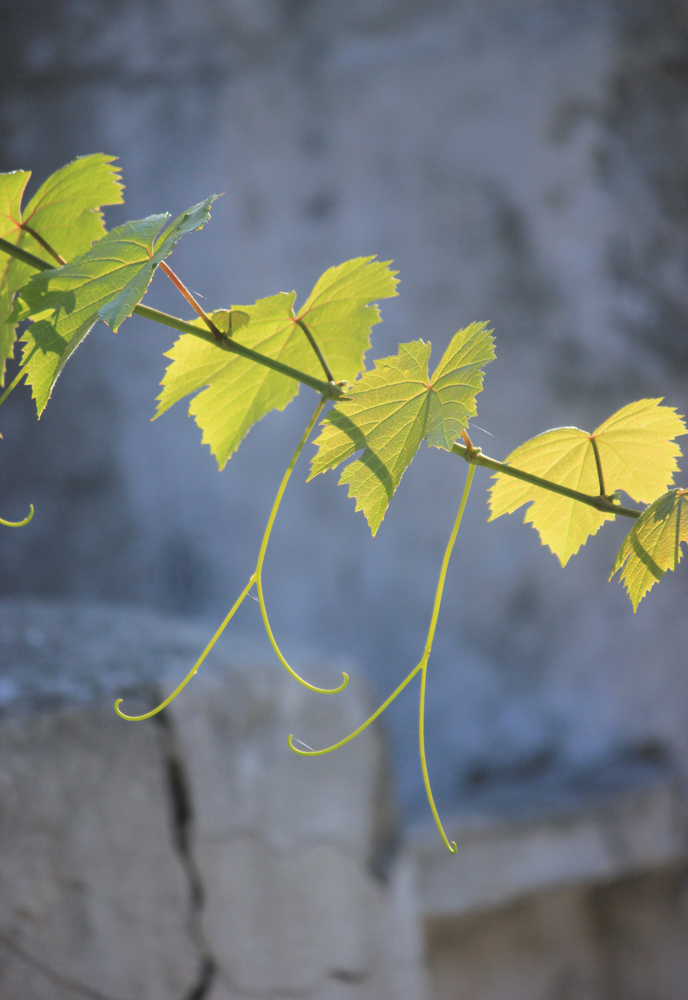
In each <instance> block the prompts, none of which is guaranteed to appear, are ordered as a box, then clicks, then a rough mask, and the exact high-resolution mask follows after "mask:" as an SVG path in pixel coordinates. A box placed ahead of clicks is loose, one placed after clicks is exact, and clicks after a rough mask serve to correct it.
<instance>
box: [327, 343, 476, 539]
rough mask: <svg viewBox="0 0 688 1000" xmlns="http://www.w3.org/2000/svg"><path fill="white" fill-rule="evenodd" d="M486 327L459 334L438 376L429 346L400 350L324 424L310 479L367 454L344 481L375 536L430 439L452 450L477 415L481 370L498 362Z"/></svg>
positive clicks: (379, 364) (381, 362)
mask: <svg viewBox="0 0 688 1000" xmlns="http://www.w3.org/2000/svg"><path fill="white" fill-rule="evenodd" d="M486 326H487V324H486V323H473V324H471V326H469V327H466V329H465V330H459V332H458V333H457V334H455V335H454V337H453V338H452V340H451V343H450V344H449V347H448V348H447V350H446V351H445V353H444V357H443V358H442V360H441V361H440V363H439V365H438V366H437V368H436V370H435V373H434V374H433V376H432V378H430V376H429V374H428V362H429V360H430V344H429V343H425V342H424V341H422V340H414V341H413V342H412V343H410V344H400V345H399V353H398V354H396V355H394V356H393V357H389V358H382V359H381V360H379V361H376V362H375V368H374V369H373V370H372V371H368V372H365V373H364V375H363V376H362V377H361V378H360V379H359V380H358V381H357V382H356V383H355V385H354V386H353V387H352V389H351V397H352V398H351V399H350V400H343V401H342V402H339V403H337V405H336V406H335V407H334V408H333V409H332V410H331V411H330V413H329V414H328V416H327V418H326V419H325V420H324V421H323V424H322V426H323V428H324V429H323V431H322V432H321V434H320V436H319V437H318V438H317V439H316V441H315V444H316V446H317V447H318V453H317V455H316V456H315V458H314V459H313V463H312V465H311V474H310V477H309V479H312V478H313V477H314V476H317V475H319V474H320V473H321V472H325V471H326V470H327V469H333V468H335V467H336V466H337V465H339V464H340V462H343V461H344V460H345V459H347V458H349V457H350V456H351V455H353V454H354V452H356V451H359V450H360V449H361V448H362V449H363V454H362V455H361V457H360V458H357V459H356V460H355V461H353V462H351V463H350V465H348V466H347V467H346V469H344V471H343V472H342V475H341V477H340V479H339V482H340V484H342V485H344V484H348V485H349V496H350V497H351V496H353V497H355V498H356V510H357V511H358V510H362V511H363V513H364V514H365V516H366V519H367V521H368V524H369V525H370V530H371V532H372V533H373V535H375V533H376V532H377V530H378V528H379V527H380V524H381V523H382V519H383V518H384V516H385V512H386V510H387V507H388V506H389V502H390V500H391V499H392V496H393V495H394V491H395V490H396V488H397V486H398V485H399V482H400V481H401V477H402V476H403V474H404V472H405V471H406V469H407V468H408V466H409V465H410V463H411V461H412V459H413V457H414V455H415V454H416V452H417V450H418V447H419V445H420V443H421V441H422V440H423V438H426V439H427V442H428V445H432V446H433V447H435V448H444V449H446V450H447V451H449V450H450V449H451V447H452V445H453V444H454V441H455V440H456V438H457V437H458V436H459V435H460V433H461V431H462V430H465V429H466V427H467V426H468V421H469V420H470V418H471V417H473V416H475V414H476V412H477V411H476V406H475V397H476V395H477V393H479V392H480V390H481V389H482V384H483V373H482V371H481V366H483V365H485V364H487V362H489V361H492V359H493V358H494V349H493V344H492V337H491V336H490V333H491V331H489V330H487V329H486Z"/></svg>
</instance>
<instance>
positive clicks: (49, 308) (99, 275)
mask: <svg viewBox="0 0 688 1000" xmlns="http://www.w3.org/2000/svg"><path fill="white" fill-rule="evenodd" d="M215 197H216V195H213V196H211V197H210V198H207V199H206V200H205V201H203V202H200V203H199V204H198V205H194V206H193V207H192V208H190V209H189V210H188V211H187V212H184V213H183V214H182V215H180V216H179V217H178V218H177V219H175V221H174V222H173V223H171V224H170V225H169V226H168V227H167V229H165V230H164V232H162V233H161V229H162V227H163V226H164V225H165V223H166V222H167V221H168V219H169V215H167V214H165V215H151V216H149V217H148V218H147V219H140V220H138V221H135V222H127V223H125V224H124V225H123V226H118V227H117V229H113V230H112V232H110V233H107V235H105V236H103V237H102V239H100V240H98V242H97V243H94V244H93V246H92V247H91V249H90V250H88V251H87V252H86V253H84V254H80V255H79V256H78V257H75V258H74V260H73V261H71V262H70V263H69V264H65V266H64V267H60V268H56V269H55V270H53V271H43V272H41V273H39V274H36V275H35V276H34V277H33V278H32V279H31V281H30V282H29V283H28V285H26V286H25V287H24V288H23V289H22V290H21V292H20V293H19V295H18V296H17V301H16V305H15V310H14V313H13V319H14V320H21V319H26V318H28V317H31V318H32V319H33V321H34V322H33V324H32V326H30V327H29V328H28V329H27V330H26V331H25V333H24V335H23V337H22V341H23V342H24V344H25V347H24V352H23V355H22V365H23V366H24V367H25V368H26V371H27V383H28V384H29V385H30V386H31V388H32V390H33V398H34V399H35V400H36V407H37V409H38V415H39V417H40V415H41V413H42V411H43V410H44V409H45V406H46V404H47V402H48V399H49V397H50V393H51V392H52V388H53V386H54V384H55V381H56V380H57V378H58V376H59V374H60V372H61V371H62V369H63V367H64V365H65V363H66V362H67V360H68V359H69V358H70V357H71V355H72V354H73V353H74V351H75V350H76V348H77V347H78V345H79V344H80V343H81V341H82V340H83V339H84V337H86V335H87V334H88V333H89V331H90V330H91V328H92V327H93V325H94V323H96V321H97V320H99V319H100V320H103V321H104V322H105V323H107V324H108V326H109V327H110V328H111V329H112V330H113V331H114V332H115V333H116V332H117V330H118V329H119V327H120V325H121V324H122V323H123V322H124V320H125V319H126V318H127V317H128V316H130V315H131V314H132V312H133V311H134V309H135V307H136V306H137V305H138V303H139V302H140V301H141V299H142V298H143V296H144V295H145V293H146V290H147V288H148V285H149V283H150V280H151V278H152V276H153V272H154V271H155V268H156V267H157V266H158V264H159V263H160V261H161V260H163V259H164V258H165V257H167V256H168V255H169V254H170V253H172V251H173V250H174V247H175V246H176V244H177V242H178V240H179V239H180V237H181V236H182V235H183V234H184V233H188V232H191V231H192V230H194V229H200V228H201V226H203V225H204V223H205V222H207V221H208V219H209V217H210V206H211V204H212V202H213V201H214V200H215Z"/></svg>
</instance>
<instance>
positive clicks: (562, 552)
mask: <svg viewBox="0 0 688 1000" xmlns="http://www.w3.org/2000/svg"><path fill="white" fill-rule="evenodd" d="M661 402H662V401H661V399H641V400H639V401H638V402H635V403H630V404H629V405H628V406H624V407H623V408H622V409H621V410H619V411H618V412H617V413H615V414H613V415H612V416H611V417H609V419H608V420H605V421H604V423H603V424H600V426H599V427H598V428H597V430H595V431H593V433H592V434H589V433H588V432H587V431H582V430H579V429H578V428H577V427H559V428H557V429H556V430H551V431H546V432H545V433H544V434H539V435H538V436H537V437H535V438H532V439H531V440H530V441H526V442H525V444H522V445H521V446H520V447H519V448H516V450H515V451H513V452H512V453H511V454H510V455H509V457H508V458H507V459H506V461H507V463H508V464H510V465H514V466H516V467H517V468H519V469H522V470H523V471H525V472H530V473H532V474H533V475H536V476H540V477H542V478H543V479H549V480H551V481H553V482H555V483H558V484H559V485H561V486H567V487H568V488H569V489H573V490H577V491H578V492H579V493H586V494H588V495H589V496H599V495H600V494H601V493H602V492H603V491H602V490H601V489H600V481H599V476H598V471H597V463H596V460H595V451H594V446H593V442H594V443H595V444H596V445H597V450H598V454H599V459H600V464H601V467H602V474H603V480H604V493H605V494H606V495H611V494H613V493H616V492H617V491H618V490H623V491H624V492H625V493H627V494H628V495H629V496H630V497H631V498H632V499H633V500H636V501H637V502H639V503H650V501H651V500H653V499H654V497H656V496H657V495H658V494H659V493H661V492H663V491H664V490H666V488H667V486H669V485H670V484H671V482H672V480H673V474H674V472H675V471H676V470H677V469H678V465H677V464H676V459H677V457H678V456H679V455H680V454H681V449H680V448H679V446H678V445H677V444H676V443H675V441H674V438H677V437H680V436H681V435H682V434H685V433H686V427H685V424H684V423H683V420H682V418H681V417H680V416H679V415H678V414H677V413H676V410H674V409H672V408H671V407H669V406H661V405H660V403H661ZM493 478H494V479H495V480H496V482H495V485H494V486H493V487H492V490H491V495H490V508H491V514H490V520H494V518H496V517H500V516H501V515H502V514H512V513H513V512H514V511H515V510H517V508H518V507H521V506H522V505H523V504H524V503H531V504H532V506H530V507H529V508H528V510H527V511H526V514H525V517H524V521H525V523H530V524H532V525H533V527H534V528H536V529H537V531H538V532H539V534H540V539H541V541H542V544H543V545H548V546H549V548H550V549H551V550H552V552H554V553H555V554H556V555H557V556H558V558H559V560H560V562H561V564H562V566H565V565H566V563H567V562H568V560H569V559H570V558H571V556H572V555H575V553H576V552H578V550H579V548H580V547H581V545H584V544H585V542H586V541H587V539H588V538H589V537H590V535H594V534H595V533H596V532H597V531H599V529H600V528H601V526H602V525H603V524H604V522H605V521H610V520H614V515H613V514H606V513H602V512H601V511H597V510H595V509H594V508H593V507H589V506H588V505H587V504H583V503H580V502H579V501H577V500H569V499H568V498H567V497H563V496H559V495H558V494H556V493H550V492H548V491H547V490H543V489H541V488H540V487H539V486H532V485H531V484H529V483H524V482H522V481H521V480H518V479H513V478H512V477H511V476H506V475H504V474H503V473H499V472H498V473H496V474H495V476H494V477H493Z"/></svg>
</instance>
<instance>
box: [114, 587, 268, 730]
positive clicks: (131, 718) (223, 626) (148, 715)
mask: <svg viewBox="0 0 688 1000" xmlns="http://www.w3.org/2000/svg"><path fill="white" fill-rule="evenodd" d="M255 582H256V574H255V573H254V574H253V576H252V577H251V579H250V580H249V581H248V583H247V584H246V586H245V587H244V589H243V590H242V592H241V593H240V594H239V596H238V597H237V599H236V601H235V602H234V604H233V605H232V607H231V608H230V610H229V612H228V614H227V617H226V618H225V620H224V621H223V622H222V624H221V625H220V627H219V629H218V630H217V632H216V633H215V635H214V636H213V637H212V639H211V640H210V642H209V643H208V645H207V646H206V647H205V649H204V650H203V652H202V653H201V655H200V656H199V657H198V659H197V660H196V662H195V663H194V665H193V667H192V668H191V670H190V671H189V672H188V674H187V675H186V677H185V678H184V680H183V681H182V682H181V684H178V685H177V687H176V688H175V689H174V691H173V692H172V694H171V695H170V696H169V697H168V698H165V700H164V701H163V702H161V704H160V705H158V707H157V708H154V709H152V710H151V711H150V712H145V713H144V714H143V715H125V714H124V712H123V711H122V710H121V709H120V707H119V706H120V705H121V704H122V702H123V701H124V698H118V699H117V701H116V702H115V711H116V712H117V714H118V715H119V717H120V719H126V720H127V722H142V721H143V720H144V719H150V718H151V716H153V715H157V714H158V712H162V710H163V708H167V706H168V705H169V704H170V702H171V701H174V699H175V698H176V697H177V695H178V694H179V692H180V691H182V690H183V689H184V688H185V687H186V685H187V684H188V683H189V681H190V680H191V678H192V677H193V675H194V674H195V673H196V671H197V670H198V668H199V667H200V665H201V664H202V663H203V661H204V660H205V658H206V656H207V655H208V653H209V652H210V650H211V649H212V648H213V646H214V645H215V643H216V642H217V640H218V639H219V638H220V636H221V635H222V633H223V632H224V630H225V629H226V628H227V626H228V625H229V623H230V622H231V620H232V618H233V617H234V615H235V614H236V612H237V611H238V610H239V608H240V607H241V605H242V604H243V602H244V599H245V598H246V597H247V595H248V592H249V590H250V589H251V587H252V586H253V584H254V583H255Z"/></svg>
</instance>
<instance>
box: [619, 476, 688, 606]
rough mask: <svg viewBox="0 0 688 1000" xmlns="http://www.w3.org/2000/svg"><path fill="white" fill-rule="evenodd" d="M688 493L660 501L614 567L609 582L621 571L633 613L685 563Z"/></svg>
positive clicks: (633, 533) (636, 529)
mask: <svg viewBox="0 0 688 1000" xmlns="http://www.w3.org/2000/svg"><path fill="white" fill-rule="evenodd" d="M687 494H688V490H669V492H668V493H665V494H664V495H663V496H661V497H658V498H657V499H656V500H655V501H654V503H652V504H651V505H650V506H649V507H648V508H647V510H644V511H643V513H642V514H641V515H640V517H639V518H638V520H637V521H636V522H635V524H634V525H633V527H632V528H631V530H630V531H629V533H628V535H627V536H626V538H625V539H624V543H623V545H622V546H621V548H620V549H619V554H618V555H617V557H616V562H615V563H614V569H613V570H612V572H611V576H610V577H609V579H610V580H611V579H612V577H613V576H614V574H615V573H617V572H618V571H619V570H621V579H622V580H623V582H624V585H625V587H626V591H627V593H628V596H629V598H630V599H631V603H632V604H633V613H634V614H635V612H636V611H637V610H638V605H639V604H640V602H641V600H642V599H643V597H644V596H645V594H646V593H647V592H648V590H650V588H651V587H653V586H654V585H655V583H656V582H657V581H658V580H661V578H662V577H663V576H664V574H665V573H666V571H667V570H668V569H670V570H675V569H676V567H677V566H678V564H679V562H680V561H681V542H686V543H688V495H687Z"/></svg>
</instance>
